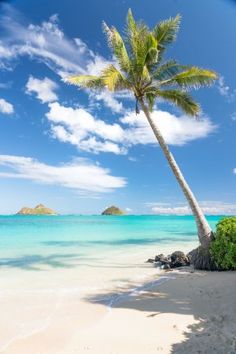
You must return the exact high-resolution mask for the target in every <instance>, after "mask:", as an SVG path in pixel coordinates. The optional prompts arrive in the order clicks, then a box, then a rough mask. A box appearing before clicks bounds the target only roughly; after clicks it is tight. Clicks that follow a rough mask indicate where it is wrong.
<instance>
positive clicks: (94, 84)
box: [65, 75, 104, 89]
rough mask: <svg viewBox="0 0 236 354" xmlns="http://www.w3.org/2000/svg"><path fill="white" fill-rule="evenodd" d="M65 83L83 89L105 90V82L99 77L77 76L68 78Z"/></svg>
mask: <svg viewBox="0 0 236 354" xmlns="http://www.w3.org/2000/svg"><path fill="white" fill-rule="evenodd" d="M65 81H66V82H68V83H70V84H72V85H76V86H80V87H82V88H91V89H102V88H104V84H103V81H102V79H101V77H99V76H93V75H76V76H70V77H68V78H67V79H66V80H65Z"/></svg>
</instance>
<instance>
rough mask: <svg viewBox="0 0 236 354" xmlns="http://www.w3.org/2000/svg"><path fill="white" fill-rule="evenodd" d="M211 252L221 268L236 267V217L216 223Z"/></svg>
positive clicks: (231, 268) (230, 268)
mask: <svg viewBox="0 0 236 354" xmlns="http://www.w3.org/2000/svg"><path fill="white" fill-rule="evenodd" d="M210 251H211V254H212V256H213V258H214V261H215V262H216V264H217V265H218V267H219V268H221V269H224V270H233V269H236V217H235V216H232V217H227V218H224V219H221V220H220V221H219V222H218V224H217V225H216V233H215V238H214V240H213V241H212V243H211V249H210Z"/></svg>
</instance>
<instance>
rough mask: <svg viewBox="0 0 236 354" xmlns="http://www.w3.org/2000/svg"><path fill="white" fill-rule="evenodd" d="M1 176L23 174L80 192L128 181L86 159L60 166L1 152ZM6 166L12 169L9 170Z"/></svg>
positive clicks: (103, 189)
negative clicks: (2, 168)
mask: <svg viewBox="0 0 236 354" xmlns="http://www.w3.org/2000/svg"><path fill="white" fill-rule="evenodd" d="M0 166H3V167H4V172H1V171H0V178H1V177H2V178H5V177H6V178H22V179H28V180H31V181H34V182H38V183H42V184H48V185H59V186H63V187H66V188H72V189H75V190H76V191H78V192H80V193H91V192H92V193H107V192H111V191H113V190H114V189H116V188H122V187H124V186H125V185H126V180H125V178H123V177H115V176H112V175H111V174H110V170H109V169H106V168H103V167H101V166H98V165H96V164H94V163H92V162H89V161H88V160H85V159H76V160H74V161H73V162H71V163H68V164H63V165H59V166H53V165H47V164H45V163H42V162H39V161H37V160H35V159H33V158H30V157H23V156H10V155H0ZM6 168H7V169H8V170H9V171H6Z"/></svg>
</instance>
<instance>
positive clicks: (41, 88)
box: [26, 76, 58, 103]
mask: <svg viewBox="0 0 236 354" xmlns="http://www.w3.org/2000/svg"><path fill="white" fill-rule="evenodd" d="M57 88H58V85H57V84H56V83H55V82H54V81H52V80H50V79H49V78H47V77H45V78H44V79H42V80H40V79H36V78H34V77H33V76H30V77H29V80H28V81H27V84H26V93H28V94H32V92H34V93H35V94H36V97H37V98H38V99H39V100H40V101H42V102H43V103H46V102H53V101H56V100H57V98H58V97H57V95H56V93H55V92H54V91H55V90H56V89H57Z"/></svg>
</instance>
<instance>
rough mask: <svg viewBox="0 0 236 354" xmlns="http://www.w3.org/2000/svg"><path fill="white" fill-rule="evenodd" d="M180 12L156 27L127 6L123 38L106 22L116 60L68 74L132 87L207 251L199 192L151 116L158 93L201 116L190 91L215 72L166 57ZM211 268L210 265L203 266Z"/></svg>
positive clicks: (90, 85)
mask: <svg viewBox="0 0 236 354" xmlns="http://www.w3.org/2000/svg"><path fill="white" fill-rule="evenodd" d="M180 19H181V18H180V16H179V15H177V16H176V17H175V18H170V19H168V20H166V21H162V22H160V23H158V24H157V25H156V26H155V27H154V28H153V29H152V30H150V29H149V28H148V27H147V25H146V24H145V23H143V22H136V21H135V20H134V17H133V15H132V12H131V10H129V11H128V15H127V25H126V29H125V35H124V38H122V36H121V35H120V33H119V32H118V31H117V30H116V28H115V27H111V28H109V27H108V26H107V25H106V24H105V23H103V28H104V32H105V34H106V36H107V40H108V45H109V46H110V48H111V49H112V52H113V55H114V57H115V59H116V62H115V64H110V65H108V66H107V67H106V68H105V69H104V70H102V72H101V74H100V75H99V76H92V75H79V76H72V77H69V78H68V79H67V81H68V82H69V83H71V84H74V85H77V86H80V87H82V88H87V89H92V90H104V89H105V90H110V91H112V92H116V91H122V90H126V91H127V90H129V91H131V92H132V93H133V95H134V97H135V99H136V113H139V110H140V108H141V109H142V110H143V112H144V114H145V116H146V118H147V120H148V122H149V124H150V126H151V128H152V130H153V133H154V135H155V137H156V139H157V141H158V143H159V145H160V147H161V149H162V151H163V153H164V155H165V157H166V158H167V161H168V163H169V165H170V167H171V169H172V171H173V173H174V175H175V177H176V179H177V181H178V183H179V185H180V187H181V188H182V190H183V193H184V195H185V197H186V198H187V200H188V203H189V206H190V208H191V210H192V213H193V215H194V217H195V220H196V224H197V229H198V237H199V241H200V244H201V250H204V251H207V252H205V254H208V253H209V252H208V249H209V245H210V242H211V239H212V236H213V233H212V229H211V228H210V226H209V224H208V222H207V220H206V218H205V216H204V214H203V212H202V210H201V208H200V206H199V204H198V202H197V200H196V198H195V196H194V194H193V193H192V191H191V189H190V187H189V185H188V184H187V182H186V180H185V178H184V176H183V174H182V172H181V170H180V168H179V166H178V165H177V163H176V161H175V159H174V157H173V155H172V153H171V152H170V150H169V147H168V146H167V144H166V143H165V140H164V138H163V136H162V134H161V132H160V129H159V128H158V126H157V125H156V123H155V121H154V119H153V117H152V114H151V112H152V109H153V106H154V103H155V100H156V99H157V98H161V99H162V100H166V101H167V102H169V103H171V104H174V105H176V106H177V107H179V108H180V109H181V110H182V111H183V112H184V113H186V114H187V115H189V116H197V115H198V113H199V112H200V106H199V104H198V103H196V102H195V101H194V99H193V98H192V97H191V96H190V95H189V93H188V92H187V91H188V90H189V89H191V88H199V87H202V86H208V85H210V84H211V83H212V82H213V81H214V80H215V79H216V78H217V75H216V73H215V72H213V71H210V70H206V69H201V68H199V67H196V66H187V65H181V64H179V63H178V62H177V61H176V60H167V61H163V57H164V53H165V51H166V47H167V46H168V45H169V44H170V43H172V42H173V41H174V40H175V39H176V35H177V32H178V29H179V25H180ZM201 267H204V268H206V265H201Z"/></svg>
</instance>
